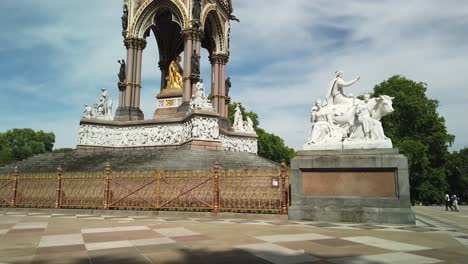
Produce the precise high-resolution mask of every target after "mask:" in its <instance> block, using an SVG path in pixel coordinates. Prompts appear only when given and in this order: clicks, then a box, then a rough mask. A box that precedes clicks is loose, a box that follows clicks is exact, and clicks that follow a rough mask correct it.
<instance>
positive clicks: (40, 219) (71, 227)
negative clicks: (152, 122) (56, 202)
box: [0, 209, 468, 264]
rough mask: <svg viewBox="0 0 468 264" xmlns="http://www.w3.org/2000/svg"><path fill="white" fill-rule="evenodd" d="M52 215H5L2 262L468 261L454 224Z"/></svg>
mask: <svg viewBox="0 0 468 264" xmlns="http://www.w3.org/2000/svg"><path fill="white" fill-rule="evenodd" d="M0 210H1V209H0ZM52 212H53V211H51V213H48V214H44V213H33V214H29V213H23V212H12V213H14V214H6V213H8V211H6V212H5V213H4V214H1V213H0V261H4V262H5V261H6V262H7V263H31V261H33V262H32V263H70V264H77V263H92V264H95V263H185V262H188V261H189V260H190V263H233V264H234V263H236V264H237V263H243V264H244V263H245V264H246V263H366V264H367V263H411V264H417V263H438V262H441V261H442V262H447V263H464V260H466V259H468V250H466V247H467V246H468V245H467V244H468V243H467V242H468V232H467V230H465V229H464V227H463V225H460V224H459V222H457V223H455V222H454V220H453V219H452V220H450V221H446V223H442V222H440V221H438V220H434V219H429V218H428V217H424V218H423V219H422V222H424V223H425V226H422V225H419V226H418V225H416V226H404V225H382V224H359V223H324V222H313V221H295V222H290V221H287V220H285V219H282V220H270V219H244V218H238V219H232V218H222V217H190V218H183V217H159V216H142V217H136V216H126V215H118V214H116V215H100V214H95V215H84V214H78V215H76V214H66V213H64V214H53V213H52ZM21 215H25V216H21ZM442 216H443V214H441V216H440V217H442ZM453 217H456V216H453ZM418 219H419V218H418ZM459 219H464V218H462V217H459ZM136 220H137V221H136ZM459 221H461V220H459ZM431 229H432V230H431ZM452 230H456V231H452Z"/></svg>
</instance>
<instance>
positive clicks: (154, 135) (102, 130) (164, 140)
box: [78, 116, 257, 153]
mask: <svg viewBox="0 0 468 264" xmlns="http://www.w3.org/2000/svg"><path fill="white" fill-rule="evenodd" d="M78 135H79V137H78V145H82V146H100V147H149V146H171V145H180V144H183V143H186V142H188V141H190V140H194V139H196V140H214V141H221V143H222V144H223V148H224V150H227V151H242V152H250V153H257V140H256V139H255V138H242V137H235V136H225V135H220V133H219V126H218V119H217V118H216V117H200V116H196V117H193V118H191V119H190V120H188V121H186V122H184V123H178V124H157V125H149V126H139V127H115V126H107V125H97V124H82V125H80V129H79V132H78Z"/></svg>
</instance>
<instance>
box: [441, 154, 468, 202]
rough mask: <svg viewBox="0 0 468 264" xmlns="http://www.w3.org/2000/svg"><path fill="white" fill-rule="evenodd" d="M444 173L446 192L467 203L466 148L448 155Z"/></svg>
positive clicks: (467, 167) (467, 164) (467, 171)
mask: <svg viewBox="0 0 468 264" xmlns="http://www.w3.org/2000/svg"><path fill="white" fill-rule="evenodd" d="M446 171H447V182H448V185H449V191H448V192H449V193H451V194H456V195H457V196H459V197H460V200H462V201H464V202H468V148H463V149H461V150H459V151H454V152H452V153H450V155H449V159H448V161H447V165H446Z"/></svg>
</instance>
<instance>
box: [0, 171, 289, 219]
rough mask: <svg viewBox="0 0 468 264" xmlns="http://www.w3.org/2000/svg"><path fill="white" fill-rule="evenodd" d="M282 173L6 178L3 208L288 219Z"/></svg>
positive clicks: (1, 189) (1, 178)
mask: <svg viewBox="0 0 468 264" xmlns="http://www.w3.org/2000/svg"><path fill="white" fill-rule="evenodd" d="M288 186H289V182H288V175H287V174H286V165H285V164H284V163H282V164H281V170H220V168H219V166H218V164H215V165H214V167H213V170H212V171H150V172H148V171H145V172H112V171H111V166H110V165H109V164H107V165H106V168H105V171H104V172H70V173H67V172H64V171H63V169H62V167H61V166H58V168H57V171H56V172H54V173H26V174H20V173H19V171H18V169H17V168H15V170H14V171H13V172H12V173H11V174H10V175H0V207H12V208H13V207H27V208H40V207H42V208H79V209H123V210H177V211H211V212H213V213H218V212H252V213H279V214H287V209H288V197H289V195H288Z"/></svg>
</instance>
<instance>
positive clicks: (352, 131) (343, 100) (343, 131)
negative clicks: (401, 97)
mask: <svg viewBox="0 0 468 264" xmlns="http://www.w3.org/2000/svg"><path fill="white" fill-rule="evenodd" d="M359 79H360V77H359V76H358V77H357V78H356V79H354V80H352V81H349V82H346V81H344V80H343V72H342V71H336V73H335V78H334V79H333V80H332V81H331V84H330V86H329V88H328V91H327V94H326V98H325V99H326V104H322V102H321V100H317V102H316V105H315V107H313V108H312V111H311V121H312V128H311V131H310V134H309V138H308V140H307V143H306V144H305V145H304V149H306V150H320V149H353V148H391V147H392V146H393V145H392V142H391V140H390V139H389V138H387V137H386V136H385V135H384V131H383V128H382V124H381V123H380V118H382V117H383V116H386V115H388V114H390V113H391V112H393V107H392V99H393V98H392V97H389V96H387V95H381V96H379V97H377V98H371V97H370V95H369V94H365V95H364V100H360V99H358V98H355V97H353V96H352V95H350V94H346V93H345V92H344V89H343V88H344V87H348V86H351V85H352V84H354V83H356V82H357V81H358V80H359Z"/></svg>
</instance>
